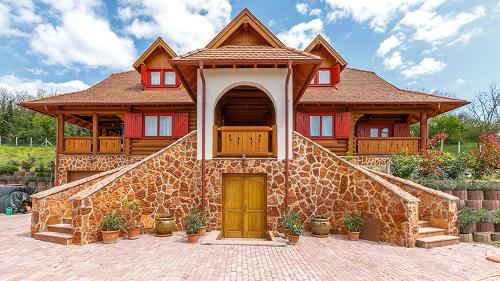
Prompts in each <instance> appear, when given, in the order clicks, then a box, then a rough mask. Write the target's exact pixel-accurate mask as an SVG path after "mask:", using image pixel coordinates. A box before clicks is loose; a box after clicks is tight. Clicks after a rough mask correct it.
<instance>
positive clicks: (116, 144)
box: [99, 137, 122, 154]
mask: <svg viewBox="0 0 500 281" xmlns="http://www.w3.org/2000/svg"><path fill="white" fill-rule="evenodd" d="M121 152H122V145H121V138H120V137H99V153H109V154H113V153H121Z"/></svg>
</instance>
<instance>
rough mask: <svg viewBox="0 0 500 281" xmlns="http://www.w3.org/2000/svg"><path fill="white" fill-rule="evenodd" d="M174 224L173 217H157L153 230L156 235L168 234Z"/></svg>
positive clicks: (170, 233)
mask: <svg viewBox="0 0 500 281" xmlns="http://www.w3.org/2000/svg"><path fill="white" fill-rule="evenodd" d="M174 226H175V218H173V217H157V218H156V221H155V232H156V235H157V236H170V235H172V231H173V230H174Z"/></svg>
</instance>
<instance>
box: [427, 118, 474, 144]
mask: <svg viewBox="0 0 500 281" xmlns="http://www.w3.org/2000/svg"><path fill="white" fill-rule="evenodd" d="M465 130H466V128H465V124H464V122H463V120H462V119H460V118H459V117H458V116H457V115H453V114H442V115H439V116H436V117H433V118H431V119H430V121H429V135H431V136H433V135H436V134H438V133H443V132H444V133H447V134H448V138H446V139H445V140H444V142H445V143H457V142H459V141H460V142H464V140H465V138H464V136H465Z"/></svg>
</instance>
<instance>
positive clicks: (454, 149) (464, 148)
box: [436, 142, 477, 154]
mask: <svg viewBox="0 0 500 281" xmlns="http://www.w3.org/2000/svg"><path fill="white" fill-rule="evenodd" d="M440 147H441V146H440V145H439V144H438V145H437V147H436V149H440ZM474 148H477V143H475V142H467V143H461V144H460V151H461V152H462V153H469V152H471V151H472V150H473V149H474ZM443 150H444V151H445V152H449V153H451V154H458V143H453V144H446V143H445V144H444V145H443Z"/></svg>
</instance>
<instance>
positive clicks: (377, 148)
mask: <svg viewBox="0 0 500 281" xmlns="http://www.w3.org/2000/svg"><path fill="white" fill-rule="evenodd" d="M419 143H420V139H419V138H410V137H404V138H403V137H391V138H367V137H364V138H358V139H357V145H358V154H359V155H388V154H392V153H397V152H400V151H402V150H403V149H407V150H408V153H410V154H417V153H418V149H419Z"/></svg>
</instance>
